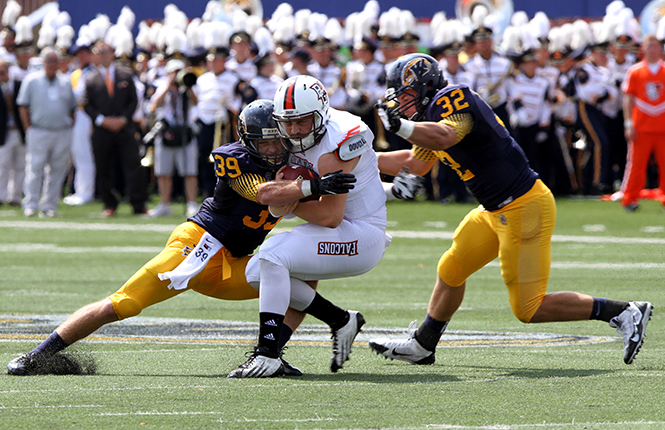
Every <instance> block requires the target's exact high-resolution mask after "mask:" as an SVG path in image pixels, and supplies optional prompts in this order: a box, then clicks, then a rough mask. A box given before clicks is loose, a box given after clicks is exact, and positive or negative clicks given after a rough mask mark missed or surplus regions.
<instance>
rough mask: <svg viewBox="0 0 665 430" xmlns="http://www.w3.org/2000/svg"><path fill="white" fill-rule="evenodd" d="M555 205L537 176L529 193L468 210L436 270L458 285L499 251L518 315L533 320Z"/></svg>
mask: <svg viewBox="0 0 665 430" xmlns="http://www.w3.org/2000/svg"><path fill="white" fill-rule="evenodd" d="M555 223H556V204H555V201H554V197H553V196H552V193H551V192H550V190H549V189H548V188H547V187H546V186H545V184H543V182H542V181H540V180H538V181H536V183H535V184H534V186H533V188H531V190H529V192H527V193H526V194H524V195H523V196H521V197H520V198H518V199H517V200H515V201H514V202H512V203H509V204H508V205H506V206H505V207H504V208H502V209H500V210H497V211H495V212H488V211H486V210H485V209H484V208H483V207H482V206H480V207H478V208H476V209H474V210H472V211H471V212H469V213H468V214H467V215H466V217H465V218H464V220H463V221H462V222H461V223H460V225H459V226H458V227H457V229H456V230H455V234H454V235H453V245H452V246H451V247H450V249H449V250H448V251H446V253H445V254H443V256H442V257H441V259H440V260H439V264H438V267H437V272H438V274H439V276H440V277H441V279H442V280H443V281H444V282H445V283H446V284H448V285H450V286H460V285H462V284H463V283H464V282H465V281H466V279H467V278H468V277H469V276H471V274H472V273H474V272H476V271H477V270H479V269H480V268H482V267H483V266H485V265H486V264H488V263H489V262H490V261H492V260H494V259H495V258H496V257H497V256H498V257H499V262H500V265H501V276H502V277H503V281H504V283H505V284H506V286H507V287H508V294H509V299H510V307H511V308H512V310H513V313H514V314H515V316H516V317H517V318H518V319H519V320H520V321H523V322H529V321H530V320H531V317H533V314H534V313H535V312H536V311H537V310H538V307H540V304H541V303H542V301H543V297H544V296H545V292H546V290H547V282H548V280H549V276H550V263H551V249H550V244H551V241H552V232H553V231H554V224H555Z"/></svg>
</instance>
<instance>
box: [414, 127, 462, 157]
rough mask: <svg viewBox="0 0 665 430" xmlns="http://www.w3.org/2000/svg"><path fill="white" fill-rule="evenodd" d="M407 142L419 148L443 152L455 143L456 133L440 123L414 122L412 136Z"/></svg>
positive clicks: (451, 128)
mask: <svg viewBox="0 0 665 430" xmlns="http://www.w3.org/2000/svg"><path fill="white" fill-rule="evenodd" d="M407 140H408V141H409V142H411V143H413V144H414V145H418V146H420V147H421V148H427V149H431V150H432V151H445V150H446V149H448V148H450V147H451V146H453V145H455V143H456V142H457V132H456V131H455V129H454V128H453V127H451V126H449V125H446V124H442V123H440V122H416V123H414V127H413V134H411V136H410V137H409V138H408V139H407Z"/></svg>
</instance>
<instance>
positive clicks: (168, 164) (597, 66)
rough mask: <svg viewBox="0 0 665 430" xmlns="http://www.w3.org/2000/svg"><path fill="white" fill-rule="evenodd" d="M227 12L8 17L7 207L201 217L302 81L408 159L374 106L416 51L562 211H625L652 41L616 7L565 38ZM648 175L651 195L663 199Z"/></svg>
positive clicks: (492, 27)
mask: <svg viewBox="0 0 665 430" xmlns="http://www.w3.org/2000/svg"><path fill="white" fill-rule="evenodd" d="M219 7H220V2H218V1H210V2H209V3H208V6H207V8H206V11H205V13H204V14H203V16H201V17H189V16H186V15H185V14H184V13H183V12H182V11H181V10H179V9H178V7H177V6H176V5H174V4H170V5H168V6H166V8H164V10H163V16H161V17H160V16H155V17H154V20H151V21H150V22H148V21H142V22H139V23H136V22H135V15H134V13H133V12H132V11H131V9H130V8H129V7H124V8H123V9H122V11H121V13H120V15H119V16H118V17H116V19H115V20H114V21H113V20H111V18H110V17H108V16H106V15H98V16H97V17H96V18H95V19H93V20H92V21H90V22H89V23H87V24H85V25H83V26H81V27H80V28H79V29H78V30H74V28H72V27H71V25H70V23H71V20H70V18H69V15H68V13H67V12H66V11H60V10H59V9H58V8H57V7H56V8H53V7H52V8H51V9H50V10H49V11H48V13H46V14H45V16H44V17H43V19H42V20H41V22H39V23H37V24H36V23H35V22H33V20H30V19H29V18H28V17H27V16H25V15H22V11H21V6H20V5H19V4H18V3H17V2H16V1H15V0H9V1H8V2H7V6H6V8H5V10H4V11H3V13H2V26H3V30H2V48H0V87H1V89H2V94H3V97H1V98H0V204H8V205H13V206H17V207H18V206H20V207H21V209H22V210H23V213H24V214H25V216H35V215H40V216H46V217H52V216H56V215H57V204H54V202H56V203H57V202H59V201H63V202H64V203H65V204H67V205H83V204H88V203H91V202H93V201H95V200H98V201H102V202H103V203H104V212H103V213H102V215H103V216H104V217H108V216H113V215H115V213H116V210H117V206H118V205H119V204H120V202H127V203H129V204H131V206H132V209H133V213H135V214H147V215H148V216H153V217H158V216H168V215H172V214H173V205H172V202H183V203H185V205H184V207H185V210H186V215H187V216H192V215H193V214H195V213H196V211H197V210H198V203H197V201H200V199H201V198H204V197H208V196H211V195H212V193H213V189H214V187H215V183H216V179H215V172H214V171H213V164H212V162H211V160H210V152H211V151H212V150H213V149H214V148H215V147H217V146H219V145H223V144H225V143H229V142H234V141H236V140H237V135H236V131H235V126H236V122H237V116H238V114H239V112H240V111H241V110H242V108H243V107H244V106H245V105H246V104H248V103H250V102H251V101H253V100H255V99H257V98H262V99H272V98H273V96H274V94H275V91H276V90H277V87H278V86H279V84H280V83H281V82H282V81H283V80H284V79H285V78H287V77H290V76H293V75H297V74H309V75H312V76H314V77H316V78H317V79H319V80H320V81H321V82H322V83H323V84H324V85H325V87H326V88H327V90H328V92H329V94H330V105H331V106H332V107H333V108H336V109H341V110H346V111H349V112H351V113H354V114H356V115H358V116H360V117H362V119H363V120H364V121H365V122H366V123H367V124H368V125H369V126H370V127H371V129H372V131H373V132H374V136H375V141H374V147H375V150H377V151H391V150H397V149H403V148H410V147H411V145H410V144H409V143H407V142H406V141H404V140H402V139H401V138H399V137H398V136H396V135H393V134H391V133H388V132H386V130H384V129H383V126H382V125H381V121H379V120H378V117H377V115H376V113H375V110H374V108H373V106H374V104H375V103H376V101H377V100H379V99H380V98H382V97H383V95H384V92H385V89H386V86H385V81H386V79H385V77H386V71H387V69H388V67H390V65H391V64H392V63H393V62H394V61H395V60H396V59H397V58H398V57H400V56H401V55H404V54H408V53H412V52H425V53H428V54H430V55H431V56H432V57H434V58H435V59H436V60H437V61H438V62H439V66H440V68H441V70H442V71H443V74H444V77H445V78H446V79H447V81H448V83H449V84H464V85H468V86H469V87H471V88H472V89H473V90H474V91H476V92H477V93H478V94H480V95H481V97H482V98H483V99H484V100H485V101H486V102H487V103H488V104H489V105H490V106H491V107H492V108H493V109H494V111H495V112H496V114H497V116H498V117H499V118H500V119H501V121H502V122H503V124H504V125H505V126H506V128H507V129H508V130H509V132H510V133H511V135H512V136H513V137H514V138H515V140H516V141H517V142H518V143H519V144H520V146H521V147H522V148H523V150H524V152H525V154H526V156H527V158H528V159H529V162H530V164H531V166H532V168H533V169H534V170H536V171H537V172H538V173H539V174H540V176H541V178H542V179H543V181H544V182H545V183H546V185H547V186H548V187H550V189H551V190H552V191H553V192H554V194H555V195H556V196H570V195H582V196H605V197H606V198H607V199H611V200H620V199H621V196H622V184H623V183H624V176H625V171H626V162H627V152H628V151H627V148H628V141H627V139H626V133H625V129H624V126H625V124H626V123H627V121H630V115H625V114H624V112H623V102H622V96H623V91H622V83H623V81H624V78H625V76H626V72H627V71H628V69H629V68H630V67H631V66H633V65H634V64H636V63H637V62H638V61H640V60H641V59H642V57H643V51H642V49H641V45H642V41H643V37H644V36H645V35H644V34H641V33H642V32H641V28H640V25H639V23H638V20H637V19H636V17H635V13H634V11H633V10H631V9H630V8H629V7H626V5H625V4H624V3H623V2H622V1H613V2H611V3H608V5H607V7H606V14H605V16H603V17H595V18H593V19H586V20H582V19H579V20H571V21H570V22H566V23H564V24H560V25H553V22H552V21H551V20H550V19H549V18H548V17H547V16H546V15H545V14H544V13H542V12H539V13H537V14H535V16H533V17H529V16H527V14H526V13H524V12H520V11H516V12H513V13H512V14H511V16H510V17H509V19H508V21H509V24H508V25H507V26H504V25H500V21H501V19H503V18H506V17H499V16H497V14H498V13H499V12H500V11H497V10H492V9H490V8H488V7H486V6H485V5H483V4H482V3H479V4H477V5H476V6H475V7H474V8H473V9H472V10H469V11H468V14H467V16H464V17H455V18H452V17H447V16H446V15H445V14H444V13H443V12H440V13H437V14H435V15H434V16H433V17H427V18H428V19H427V20H426V21H423V20H422V19H416V17H414V16H413V14H412V13H411V12H409V10H407V9H398V8H395V7H393V8H390V9H389V10H385V11H382V10H381V7H380V4H379V2H377V1H376V0H370V1H368V2H367V3H365V5H364V7H363V8H362V9H361V10H358V12H354V13H353V14H351V15H349V16H347V17H346V18H339V17H328V16H326V15H323V14H320V13H317V12H316V11H312V10H308V9H301V10H293V8H292V7H291V6H290V5H289V4H287V3H282V4H281V5H280V6H279V7H277V9H276V10H275V12H274V13H273V14H272V16H271V17H270V18H268V19H265V18H264V17H262V16H260V15H257V14H255V13H254V11H253V10H252V8H251V4H250V5H249V6H247V7H241V6H238V7H236V8H235V9H233V10H231V11H230V12H229V11H227V12H228V13H226V14H225V15H224V16H225V17H226V18H225V19H218V17H219V13H218V10H217V9H218V8H219ZM661 21H662V24H665V21H663V20H661ZM660 24H661V22H659V23H658V26H657V31H656V34H655V36H656V38H657V40H658V41H659V42H660V45H659V46H660V50H661V53H662V42H663V40H665V25H660ZM135 25H137V28H135ZM425 30H426V31H425ZM424 34H426V37H424ZM49 64H52V65H53V67H54V69H53V70H54V72H53V73H51V72H49V71H48V68H49V66H48V65H49ZM56 66H57V67H56ZM31 74H37V75H38V76H40V77H42V78H43V77H44V76H45V77H46V80H45V81H43V82H42V83H41V84H40V83H39V82H40V81H38V80H37V83H35V84H33V83H31V84H30V87H31V88H32V87H34V85H42V87H38V88H40V91H42V93H41V94H42V95H43V96H42V97H41V98H40V97H39V96H38V97H36V98H33V99H30V98H29V97H28V96H29V91H30V89H29V88H28V87H29V86H28V85H25V86H26V88H22V87H23V86H24V84H25V83H26V82H31V81H34V80H36V78H34V77H33V78H29V76H30V75H31ZM39 74H41V75H39ZM51 75H53V76H51ZM56 81H57V83H58V85H57V88H55V89H54V88H51V87H50V86H49V85H51V84H50V83H53V82H56ZM67 84H68V85H69V86H70V89H69V90H67V89H66V86H67ZM661 90H662V88H661ZM68 91H71V93H72V95H73V99H74V102H72V103H70V102H69V101H68V100H69V99H68V97H69V95H68ZM22 92H23V94H22ZM33 92H34V88H33ZM26 93H27V94H26ZM63 106H69V107H63ZM56 107H58V109H60V110H61V111H62V113H63V118H58V121H56V120H55V119H56V117H57V112H55V110H56ZM65 117H70V118H71V123H70V122H69V121H68V120H67V119H66V118H65ZM26 122H27V124H26ZM28 126H29V127H28ZM28 129H32V131H31V132H29V133H27V134H26V131H29V130H28ZM66 129H71V130H70V133H69V136H70V138H69V139H68V138H66V137H64V136H66V133H65V134H63V133H62V132H64V131H66ZM50 132H52V133H50ZM663 132H664V133H665V124H664V125H663ZM58 133H59V134H58ZM55 134H57V135H58V136H60V137H59V138H58V139H54V138H53V139H52V138H50V136H52V135H55ZM51 140H52V142H51ZM47 141H48V142H47ZM47 143H48V144H47ZM63 157H64V158H63ZM63 159H65V160H66V161H65V162H64V163H63V161H62V160H63ZM655 165H656V163H655V161H652V162H651V163H650V164H649V167H648V173H647V177H646V182H645V187H646V188H657V181H658V174H657V170H656V168H655ZM426 183H427V186H426V197H427V199H431V200H438V201H441V202H442V203H444V204H447V203H454V202H472V201H473V196H471V195H469V193H468V192H467V190H466V187H465V186H464V183H463V182H462V181H461V180H460V179H459V178H458V177H457V176H456V175H455V174H454V173H452V171H451V169H443V168H442V169H436V168H435V169H433V171H432V172H431V173H430V175H429V177H428V178H427V182H426ZM26 190H29V193H26ZM35 194H36V195H35ZM149 207H150V208H149Z"/></svg>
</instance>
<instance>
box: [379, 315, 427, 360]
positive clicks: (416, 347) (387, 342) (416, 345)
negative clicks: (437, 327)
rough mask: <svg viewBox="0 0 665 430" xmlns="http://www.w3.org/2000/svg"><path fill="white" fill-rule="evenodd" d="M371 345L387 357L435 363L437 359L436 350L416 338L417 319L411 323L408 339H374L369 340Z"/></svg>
mask: <svg viewBox="0 0 665 430" xmlns="http://www.w3.org/2000/svg"><path fill="white" fill-rule="evenodd" d="M369 347H370V349H371V350H372V351H374V352H376V353H377V354H380V355H383V356H384V357H385V358H390V359H391V360H402V361H406V362H407V363H411V364H434V362H435V360H436V357H435V355H434V351H430V350H428V349H425V347H424V346H422V345H421V344H420V342H418V340H417V339H416V321H413V322H412V323H411V324H409V337H408V339H406V340H394V339H388V338H381V339H374V340H370V341H369Z"/></svg>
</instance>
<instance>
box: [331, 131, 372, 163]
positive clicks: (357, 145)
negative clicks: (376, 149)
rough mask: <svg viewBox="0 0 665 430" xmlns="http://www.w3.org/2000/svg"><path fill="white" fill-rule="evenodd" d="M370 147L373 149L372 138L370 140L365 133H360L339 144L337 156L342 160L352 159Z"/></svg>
mask: <svg viewBox="0 0 665 430" xmlns="http://www.w3.org/2000/svg"><path fill="white" fill-rule="evenodd" d="M370 149H372V142H371V140H368V139H367V138H366V137H365V135H364V133H359V134H357V135H355V136H352V137H350V138H348V139H346V140H345V141H344V142H342V143H341V144H340V145H339V147H338V148H337V156H338V157H339V159H340V160H342V161H351V160H353V159H354V158H356V157H358V156H360V155H361V154H363V153H364V152H367V151H369V150H370Z"/></svg>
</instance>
